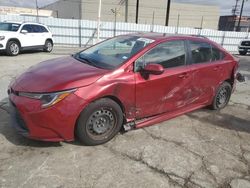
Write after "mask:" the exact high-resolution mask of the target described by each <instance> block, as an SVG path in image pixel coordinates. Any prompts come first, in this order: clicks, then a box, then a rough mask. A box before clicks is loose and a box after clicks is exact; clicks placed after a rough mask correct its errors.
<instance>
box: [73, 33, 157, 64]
mask: <svg viewBox="0 0 250 188" xmlns="http://www.w3.org/2000/svg"><path fill="white" fill-rule="evenodd" d="M152 42H154V40H152V39H149V38H142V37H139V36H119V37H115V38H112V39H109V40H106V41H104V42H102V43H100V44H97V45H95V46H93V47H90V48H88V49H86V50H84V51H82V52H80V53H78V54H76V55H75V58H77V59H78V60H80V61H83V62H85V63H88V64H91V65H92V66H96V67H99V68H103V69H115V68H116V67H118V66H120V65H121V64H123V63H124V62H125V61H126V60H128V59H129V58H131V57H132V56H133V55H134V54H136V53H137V52H139V51H140V50H141V49H143V48H144V47H145V46H147V45H148V44H150V43H152Z"/></svg>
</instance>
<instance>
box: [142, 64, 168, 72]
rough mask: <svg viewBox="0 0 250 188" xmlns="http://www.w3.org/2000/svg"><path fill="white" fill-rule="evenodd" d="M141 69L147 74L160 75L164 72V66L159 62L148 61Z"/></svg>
mask: <svg viewBox="0 0 250 188" xmlns="http://www.w3.org/2000/svg"><path fill="white" fill-rule="evenodd" d="M141 71H142V72H143V73H147V74H153V75H160V74H162V73H163V72H164V68H163V66H162V65H160V64H153V63H149V64H147V65H146V66H145V67H144V68H142V70H141Z"/></svg>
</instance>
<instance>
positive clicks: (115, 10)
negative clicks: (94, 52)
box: [111, 8, 118, 37]
mask: <svg viewBox="0 0 250 188" xmlns="http://www.w3.org/2000/svg"><path fill="white" fill-rule="evenodd" d="M111 12H112V13H113V14H114V15H115V20H114V37H115V36H116V22H117V13H118V12H117V9H116V8H115V9H111Z"/></svg>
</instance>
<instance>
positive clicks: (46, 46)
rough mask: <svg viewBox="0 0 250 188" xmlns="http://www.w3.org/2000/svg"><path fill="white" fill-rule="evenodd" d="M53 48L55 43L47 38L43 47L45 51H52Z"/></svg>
mask: <svg viewBox="0 0 250 188" xmlns="http://www.w3.org/2000/svg"><path fill="white" fill-rule="evenodd" d="M52 50H53V43H52V41H51V40H46V41H45V44H44V47H43V51H45V52H51V51H52Z"/></svg>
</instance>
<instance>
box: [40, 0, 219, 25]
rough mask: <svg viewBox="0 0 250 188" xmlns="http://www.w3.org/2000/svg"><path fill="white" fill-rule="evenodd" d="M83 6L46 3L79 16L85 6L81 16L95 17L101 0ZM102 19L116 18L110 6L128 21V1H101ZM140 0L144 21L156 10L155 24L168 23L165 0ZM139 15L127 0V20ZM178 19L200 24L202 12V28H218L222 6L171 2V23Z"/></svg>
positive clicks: (60, 13) (61, 14)
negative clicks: (122, 2)
mask: <svg viewBox="0 0 250 188" xmlns="http://www.w3.org/2000/svg"><path fill="white" fill-rule="evenodd" d="M81 1H82V2H81V5H82V7H81V8H79V5H80V0H79V2H78V1H72V2H70V1H58V2H56V3H54V4H52V5H49V6H47V7H45V8H46V9H51V10H54V11H57V12H58V17H59V18H73V17H74V18H79V11H80V10H82V11H81V12H82V19H86V20H96V19H97V14H98V2H99V0H81ZM102 2H103V3H102V21H114V17H115V16H114V13H112V12H111V9H115V8H116V9H117V12H118V14H117V21H120V22H124V21H125V5H124V4H123V5H121V4H119V2H120V0H104V1H102ZM156 2H157V3H155V2H154V1H152V0H143V1H140V7H139V18H138V21H139V23H141V24H152V22H153V12H154V24H155V25H165V18H166V0H157V1H156ZM135 15H136V0H128V22H130V23H134V22H135ZM178 15H180V16H179V18H180V20H179V26H180V27H193V28H199V27H200V26H201V20H202V16H203V24H202V27H203V28H208V29H217V28H218V21H219V7H217V6H209V5H194V4H183V3H171V10H170V20H169V25H170V26H176V25H177V20H178Z"/></svg>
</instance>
